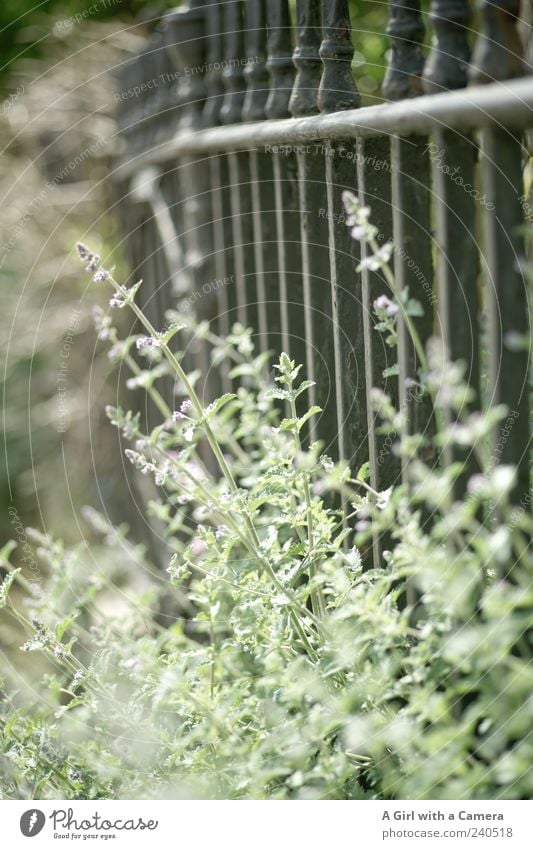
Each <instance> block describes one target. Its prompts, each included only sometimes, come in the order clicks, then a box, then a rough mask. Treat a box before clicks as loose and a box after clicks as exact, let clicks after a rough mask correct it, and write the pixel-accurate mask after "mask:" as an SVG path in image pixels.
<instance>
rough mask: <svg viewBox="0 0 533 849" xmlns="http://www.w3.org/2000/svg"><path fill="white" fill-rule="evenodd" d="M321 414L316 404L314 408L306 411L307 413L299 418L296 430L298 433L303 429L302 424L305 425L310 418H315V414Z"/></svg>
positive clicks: (320, 409)
mask: <svg viewBox="0 0 533 849" xmlns="http://www.w3.org/2000/svg"><path fill="white" fill-rule="evenodd" d="M321 412H322V407H317V406H316V404H315V405H314V406H312V407H310V408H309V409H308V411H307V413H304V415H303V416H300V418H299V419H298V430H299V431H300V430H301V429H302V428H303V426H304V424H305V423H306V421H307V420H308V419H310V418H311V417H312V416H316V414H317V413H321Z"/></svg>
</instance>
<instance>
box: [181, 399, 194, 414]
mask: <svg viewBox="0 0 533 849" xmlns="http://www.w3.org/2000/svg"><path fill="white" fill-rule="evenodd" d="M189 410H192V401H190V400H189V399H188V398H186V399H185V401H182V403H181V406H180V411H181V412H182V413H183V414H185V413H188V412H189Z"/></svg>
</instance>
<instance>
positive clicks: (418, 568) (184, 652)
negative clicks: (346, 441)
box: [0, 198, 533, 799]
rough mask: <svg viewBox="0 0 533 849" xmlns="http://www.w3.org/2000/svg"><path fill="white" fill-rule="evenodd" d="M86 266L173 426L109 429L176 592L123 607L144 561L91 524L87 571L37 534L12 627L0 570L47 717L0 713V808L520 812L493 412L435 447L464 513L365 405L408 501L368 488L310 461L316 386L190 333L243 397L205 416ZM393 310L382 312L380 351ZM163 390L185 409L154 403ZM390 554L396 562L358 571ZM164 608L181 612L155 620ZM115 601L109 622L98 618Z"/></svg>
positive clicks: (523, 515) (428, 362)
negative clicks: (369, 805) (116, 804)
mask: <svg viewBox="0 0 533 849" xmlns="http://www.w3.org/2000/svg"><path fill="white" fill-rule="evenodd" d="M347 202H349V203H351V204H352V205H353V200H352V199H351V198H348V199H347ZM353 214H354V215H355V211H354V213H353ZM362 217H363V218H365V220H366V218H367V215H366V213H364V214H363V216H362ZM357 226H359V224H358V225H357ZM360 235H363V236H364V234H360ZM79 253H80V256H81V258H82V259H83V260H84V262H85V263H86V265H87V269H88V271H90V273H91V274H93V275H94V278H95V280H96V282H101V283H105V284H106V285H108V284H110V285H111V287H112V288H113V295H112V298H111V306H112V307H113V308H120V309H121V308H129V309H131V310H133V312H134V313H135V315H136V317H137V319H138V321H139V323H140V324H141V325H142V326H143V329H144V331H145V332H144V333H143V334H142V335H139V334H134V335H132V336H130V337H128V338H127V339H125V340H121V339H120V338H119V336H118V331H117V330H116V328H115V327H114V325H113V322H112V318H111V314H110V313H104V312H103V311H102V310H97V311H96V324H97V330H98V334H99V336H100V338H101V339H103V340H105V341H107V342H108V343H109V344H110V357H111V359H112V360H113V361H114V362H117V363H121V364H123V365H124V366H126V367H127V368H129V369H130V370H131V372H132V377H131V378H130V381H129V385H130V387H132V388H138V387H142V388H143V389H144V390H145V391H146V393H147V394H148V396H149V398H150V400H151V403H152V404H153V406H154V408H155V409H156V410H158V412H159V414H160V416H161V420H160V423H159V424H158V425H157V426H156V427H155V428H153V429H151V430H148V429H147V428H146V427H145V425H143V421H142V417H141V415H140V414H139V413H134V412H132V411H129V410H126V411H125V410H123V409H120V408H117V407H113V408H109V409H108V416H109V418H110V420H111V422H112V423H113V424H114V425H115V427H116V428H117V429H118V432H119V435H120V438H121V440H122V439H124V440H126V441H127V442H128V443H129V447H128V448H127V449H126V456H127V457H128V459H129V460H130V462H131V463H132V464H133V465H134V467H135V468H136V469H137V470H138V472H139V473H140V474H143V475H149V476H151V477H153V479H154V482H155V484H156V486H157V487H158V488H159V491H160V497H159V498H157V499H154V500H152V501H151V502H150V503H149V504H148V505H147V511H148V513H149V515H150V517H151V519H152V521H154V522H157V523H158V526H159V528H160V529H161V530H160V534H161V536H162V538H163V539H164V542H165V545H166V546H167V550H168V576H169V578H168V582H167V581H165V580H163V581H160V582H157V581H151V582H149V583H146V584H145V585H144V587H143V588H142V590H141V591H137V592H135V591H134V590H133V589H132V588H131V578H132V576H133V575H134V574H135V573H136V570H138V568H139V564H141V566H143V567H144V566H145V565H146V553H145V552H144V551H143V550H142V549H141V548H139V547H135V546H132V545H131V543H129V542H128V535H127V530H126V529H125V528H119V529H116V528H114V527H112V526H111V525H110V524H109V523H108V521H107V520H106V519H105V518H104V517H102V516H100V515H99V514H97V513H95V512H94V511H92V510H88V511H87V512H86V518H87V521H88V522H89V523H90V525H91V527H92V528H93V530H94V531H96V532H98V533H99V535H100V536H101V538H102V546H101V548H100V549H99V550H97V551H95V550H92V549H89V548H87V546H85V545H80V546H78V547H77V548H76V549H73V550H72V549H71V550H65V549H64V548H63V546H62V544H61V543H60V542H59V541H55V540H51V539H49V538H48V537H46V536H42V535H39V534H37V533H36V532H33V533H32V539H33V540H34V542H35V543H36V545H37V554H38V555H39V556H40V557H41V558H44V560H45V561H46V564H47V567H48V570H49V573H50V580H49V583H48V586H47V587H46V591H45V592H44V593H42V594H41V595H39V594H35V592H34V593H33V594H32V593H30V592H29V588H28V595H29V600H28V607H29V609H28V610H24V611H22V610H21V609H20V607H19V606H17V605H15V604H14V603H12V602H11V601H10V596H9V589H10V586H11V584H12V583H13V582H14V581H17V582H19V583H22V585H23V586H24V585H25V583H24V581H25V579H24V577H23V574H22V573H21V572H19V571H17V570H14V569H13V568H12V567H11V566H10V563H9V556H10V548H7V549H5V550H4V552H3V553H2V559H1V563H2V566H3V567H4V568H5V570H6V573H7V574H6V579H5V583H4V585H3V587H2V590H1V592H0V603H1V604H2V605H3V606H6V609H7V610H8V611H9V614H10V615H11V616H14V617H16V618H17V619H18V621H19V623H20V624H21V626H22V627H23V628H24V629H25V630H26V632H27V642H26V643H25V645H24V646H23V649H24V650H26V651H39V652H44V655H45V656H46V658H47V662H48V667H47V669H46V673H45V678H44V682H45V684H46V686H47V688H48V697H47V700H46V701H44V700H40V701H39V703H36V702H35V700H33V701H32V699H31V698H30V697H29V696H28V694H27V693H23V694H21V695H16V694H13V695H12V696H11V697H10V698H9V700H7V701H6V704H5V709H4V714H3V717H2V719H1V727H2V747H3V751H4V755H6V758H7V763H8V769H7V771H6V776H5V779H4V783H3V794H4V796H6V797H11V798H21V797H22V798H26V797H32V798H37V797H54V796H56V797H60V798H69V799H70V798H95V797H119V798H143V797H170V798H180V797H184V796H196V797H199V796H201V797H203V796H205V797H221V798H282V799H294V798H340V799H354V798H355V799H356V798H416V799H420V798H489V799H493V798H497V797H503V798H529V797H530V796H531V793H532V791H533V774H532V769H531V764H532V763H533V743H532V740H531V734H530V728H531V720H532V716H533V703H532V701H531V696H530V693H531V688H532V683H533V681H532V672H531V667H530V663H529V656H530V653H531V632H530V630H528V628H529V622H530V615H531V608H532V606H533V596H532V593H531V567H532V562H531V552H530V549H529V548H528V540H529V539H530V536H531V531H532V530H533V527H532V524H533V523H532V520H531V516H530V514H529V512H528V511H527V509H525V506H524V507H523V508H522V509H521V508H517V507H516V506H513V504H512V503H511V499H510V493H511V488H512V484H513V477H514V471H513V469H510V468H507V467H503V466H498V465H496V464H495V463H494V462H493V461H491V457H490V452H489V451H488V435H489V433H490V431H491V430H492V429H493V428H494V427H495V426H497V424H498V422H499V420H500V419H501V418H502V417H504V416H505V412H506V411H505V410H503V409H500V408H498V409H497V410H494V411H492V412H491V413H487V414H485V415H484V416H479V415H477V416H470V417H469V416H465V417H464V418H463V419H462V420H461V423H460V425H458V424H455V425H454V426H453V427H451V426H450V427H448V428H447V429H446V430H444V431H440V432H439V433H438V434H437V437H436V443H437V447H439V446H440V445H441V443H442V440H443V439H447V440H451V441H452V442H453V443H454V444H455V443H456V444H458V445H461V446H462V447H463V448H464V447H465V446H469V447H470V448H472V449H473V450H475V451H476V452H477V454H478V455H479V458H480V467H481V473H480V474H478V475H477V476H476V477H475V478H473V479H472V480H471V481H470V494H469V497H468V498H467V499H465V500H463V501H460V502H455V501H453V497H452V493H453V485H454V481H455V478H456V477H457V475H458V474H459V473H460V472H461V465H460V464H456V465H455V466H451V467H443V468H431V467H429V466H428V465H427V464H426V463H425V462H424V461H423V459H422V456H423V455H424V451H423V449H424V448H425V447H427V446H425V445H424V440H423V439H422V437H416V438H413V435H408V434H407V433H406V428H405V421H404V416H403V414H402V413H401V412H399V411H397V410H395V409H394V407H393V406H392V404H391V402H390V400H389V399H388V398H387V397H386V396H384V395H383V394H380V393H375V398H374V400H375V404H376V409H377V411H378V412H379V414H380V415H381V417H382V420H383V426H384V428H385V429H386V430H387V432H389V433H394V434H396V438H395V444H396V448H397V450H398V451H399V452H401V453H402V454H404V456H405V459H406V460H407V461H408V462H409V469H410V481H409V485H408V486H407V485H402V486H398V487H396V488H395V489H393V490H390V491H389V490H388V491H386V492H376V491H374V490H373V489H372V487H371V486H370V485H369V483H368V465H367V464H365V465H364V466H363V467H362V468H361V469H360V470H359V471H356V470H353V471H352V470H350V469H349V468H348V467H347V465H346V464H344V463H334V462H333V461H332V460H331V459H330V458H329V457H326V456H324V455H323V454H322V453H321V448H320V444H319V443H313V444H311V445H310V446H309V448H308V449H307V450H304V449H303V448H302V444H301V441H300V432H301V430H302V428H303V426H304V425H305V423H306V421H307V420H308V419H309V417H311V416H314V415H318V414H319V412H320V411H319V410H318V409H317V408H311V409H309V410H308V411H307V412H305V413H303V414H300V415H299V414H298V413H297V408H296V403H295V402H296V399H299V404H298V410H300V408H301V405H302V400H303V398H304V394H305V392H306V390H307V388H308V387H309V384H308V382H306V381H305V380H304V381H301V380H300V368H299V366H297V365H296V364H295V363H294V362H293V361H291V359H290V358H289V357H288V356H287V355H286V354H282V355H281V356H280V358H279V361H278V362H277V364H276V366H275V369H276V377H275V379H274V380H272V379H271V378H270V377H269V376H268V373H267V358H266V357H265V356H264V355H258V356H257V355H255V354H254V350H253V345H252V340H251V333H250V331H248V330H246V329H244V328H242V327H240V326H238V325H236V326H235V327H234V328H233V331H232V334H231V335H230V337H229V338H228V339H220V338H218V337H217V336H216V335H214V334H213V333H212V331H211V330H210V329H209V327H208V326H207V325H200V326H199V327H197V328H196V329H195V332H196V333H197V334H199V335H201V336H202V337H203V339H204V342H205V344H208V345H210V347H211V350H212V358H213V362H214V363H215V364H220V363H221V362H223V361H224V362H228V361H229V362H231V363H232V371H231V377H232V379H233V380H234V381H235V383H236V385H237V388H236V389H235V392H234V393H230V394H226V395H223V396H222V397H220V398H218V399H216V400H215V401H213V402H212V403H211V404H209V405H208V406H207V407H206V406H204V405H203V404H202V403H201V401H200V398H199V396H198V394H197V392H196V391H195V388H194V381H193V379H192V378H191V376H189V375H187V374H186V373H185V372H184V370H183V368H182V365H181V354H180V352H179V350H178V349H177V347H176V340H178V339H179V338H180V334H182V333H185V332H186V329H185V328H184V327H183V324H182V323H181V322H180V321H178V316H177V315H173V314H171V315H169V324H168V325H167V327H166V328H165V329H164V330H163V331H161V332H159V331H157V330H156V329H155V328H154V327H153V326H152V325H151V324H150V323H149V322H148V320H147V319H146V317H145V316H144V315H143V313H142V311H141V310H140V309H139V308H138V307H137V305H136V303H135V294H136V292H137V290H138V286H137V285H136V286H134V287H132V288H131V289H126V288H124V287H123V286H121V285H120V284H118V283H116V281H115V280H114V278H113V277H112V275H111V274H110V272H108V271H107V270H105V269H104V268H102V266H101V262H100V258H99V257H98V256H96V255H94V254H93V253H92V252H91V251H89V250H88V249H87V248H85V247H84V246H80V247H79ZM385 253H386V252H385ZM385 253H384V252H383V251H381V253H380V254H379V256H376V255H377V251H376V252H375V254H374V262H377V261H378V260H379V262H380V263H386V262H387V256H385ZM390 283H391V288H392V290H393V291H392V294H393V295H395V292H394V279H393V278H392V277H391V278H390ZM389 303H393V302H392V301H389V302H388V303H385V302H384V301H381V302H380V303H379V304H378V305H377V306H376V310H380V309H383V310H385V314H384V315H383V316H382V317H383V319H384V324H385V327H384V328H383V330H384V332H386V333H387V334H390V333H391V332H393V330H394V328H393V327H392V326H391V325H390V323H389V321H388V319H389V318H391V317H392V315H394V314H396V312H397V311H396V310H392V311H391V310H390V309H389V311H388V314H387V306H388V304H389ZM396 305H397V308H398V311H399V310H401V309H402V302H401V301H400V302H396ZM403 306H405V305H403ZM135 348H136V349H137V351H138V357H137V358H136V357H135V356H134V355H133V351H134V349H135ZM424 358H425V359H424V364H425V370H424V372H423V373H421V374H420V375H419V379H420V382H421V385H423V386H425V388H426V391H427V392H428V393H429V394H430V395H431V396H432V397H434V398H436V401H437V402H438V393H437V392H436V387H439V390H440V391H442V389H443V387H445V388H446V395H447V403H449V404H451V405H452V409H454V410H456V411H457V412H459V410H461V409H462V407H463V404H462V402H463V399H464V395H465V392H466V388H465V386H464V383H463V380H462V375H461V370H460V369H459V368H458V367H455V366H451V365H450V364H448V363H446V362H445V361H444V359H443V356H442V351H441V350H440V348H439V346H438V345H437V343H436V342H435V343H433V344H432V345H431V346H430V348H429V350H428V351H427V352H424ZM169 376H171V377H172V379H173V380H174V382H175V385H176V392H177V397H178V398H179V399H180V403H179V409H176V410H172V409H170V408H169V407H168V406H167V403H166V401H165V400H164V397H163V395H162V394H161V393H160V391H159V388H158V386H159V381H161V380H162V379H165V378H168V377H169ZM215 463H216V464H217V465H216V466H215V465H214V464H215ZM335 494H337V495H340V496H341V498H339V499H338V500H339V501H342V502H343V503H346V504H348V505H350V507H349V512H348V513H347V514H346V515H345V514H342V513H341V512H340V511H339V510H337V509H335V508H334V507H332V506H331V504H332V503H335V499H334V498H333V497H332V496H333V495H335ZM496 506H497V512H496V510H495V507H496ZM490 511H492V513H491V512H490ZM428 512H430V513H431V514H432V521H431V522H430V523H428V521H427V515H428ZM481 516H483V517H484V518H483V520H481V518H480V517H481ZM380 535H383V538H387V539H390V538H392V545H391V546H390V548H389V550H386V551H384V552H383V555H382V562H381V564H380V568H370V564H369V562H367V561H368V557H367V554H366V552H368V550H369V546H371V545H373V544H374V543H375V540H376V537H379V536H380ZM385 535H386V536H385ZM511 567H512V570H511ZM407 587H409V589H410V592H409V593H407V592H406V588H407ZM171 592H174V593H175V594H176V597H177V598H179V599H180V604H181V605H182V613H180V614H178V613H176V615H172V614H169V613H168V612H167V613H166V619H165V620H164V621H163V622H162V621H161V617H160V616H158V613H159V612H160V610H161V601H162V600H163V598H167V597H168V595H169V593H171ZM110 594H111V595H112V598H114V599H115V600H116V598H117V597H118V596H119V595H120V598H121V599H122V609H121V610H122V612H121V616H120V617H118V616H114V617H113V616H109V615H107V614H106V611H107V610H109V604H107V605H106V599H108V598H109V595H110ZM5 686H6V688H7V687H9V688H10V689H12V686H13V685H12V683H11V684H10V682H7V683H6V685H5ZM28 701H29V702H30V704H29V706H28ZM89 728H90V733H88V729H89Z"/></svg>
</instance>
